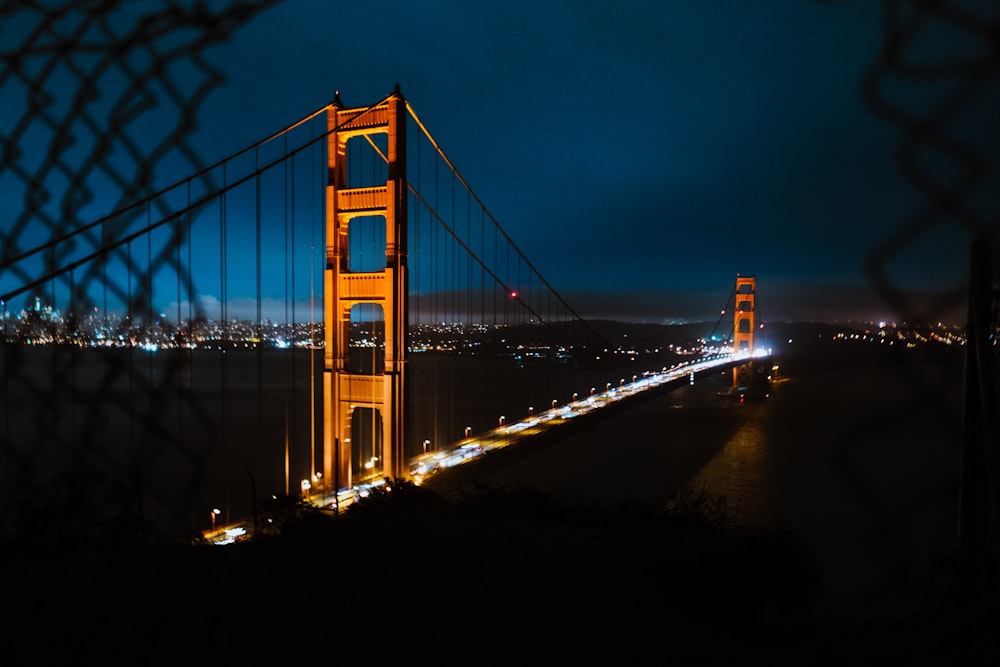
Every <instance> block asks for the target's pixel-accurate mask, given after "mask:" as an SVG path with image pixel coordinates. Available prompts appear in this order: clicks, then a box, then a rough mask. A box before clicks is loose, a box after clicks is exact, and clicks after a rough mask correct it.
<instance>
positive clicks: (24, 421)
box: [0, 343, 962, 614]
mask: <svg viewBox="0 0 1000 667" xmlns="http://www.w3.org/2000/svg"><path fill="white" fill-rule="evenodd" d="M865 346H867V347H865ZM796 350H798V351H796ZM884 351H885V350H884V348H882V349H879V348H878V347H877V346H875V345H874V344H869V343H825V344H819V343H817V344H815V345H811V346H809V347H806V346H799V345H796V346H794V347H792V348H789V349H787V350H783V351H781V352H779V353H778V354H777V355H776V361H777V362H778V363H779V364H780V368H779V374H778V378H779V379H778V380H777V381H776V382H775V384H774V385H773V387H772V394H771V396H770V398H768V399H766V400H761V401H747V402H744V403H740V402H739V401H736V400H732V399H726V398H720V397H719V396H718V395H717V393H718V392H719V391H723V390H725V389H726V388H727V387H728V382H729V380H728V378H729V376H728V375H727V374H720V375H719V376H717V377H715V378H705V379H700V380H699V381H698V382H696V384H695V385H694V386H686V385H683V386H681V387H680V388H678V389H676V390H674V391H672V392H670V393H668V394H664V395H662V396H660V397H657V398H654V399H651V400H649V401H647V402H644V403H641V404H639V405H637V406H636V407H634V408H631V409H628V410H626V411H624V412H622V413H620V414H618V415H616V416H614V417H613V418H611V419H608V420H606V421H602V422H599V423H596V424H595V425H594V426H593V427H592V428H590V429H588V430H587V431H586V432H583V433H578V434H575V435H572V436H570V437H568V438H566V439H565V440H562V441H559V442H557V443H555V444H552V445H549V446H547V447H545V448H541V449H538V451H534V452H532V453H531V454H530V455H528V456H525V457H522V458H520V459H518V460H517V461H516V462H514V463H512V464H511V465H509V466H507V467H505V468H503V469H501V470H498V471H496V472H494V473H492V474H491V475H489V476H488V477H487V478H486V481H489V482H493V483H497V484H521V483H525V484H534V485H537V486H539V487H541V488H544V489H548V490H552V491H554V492H556V493H558V494H561V495H563V496H564V497H566V498H568V499H570V500H574V499H577V500H586V501H596V502H603V503H620V502H621V501H623V500H625V499H632V500H637V501H640V502H644V503H654V504H655V503H659V502H663V501H664V500H665V499H666V498H668V497H670V496H671V495H673V494H676V493H678V492H680V491H682V490H683V489H705V490H707V491H708V492H710V493H711V494H714V495H720V496H724V497H725V498H726V499H727V502H728V504H729V507H730V508H732V509H733V510H734V511H735V512H737V513H738V515H739V516H741V517H743V518H744V519H746V520H748V521H754V522H758V523H767V522H777V523H782V524H785V525H788V526H790V527H792V528H793V529H794V530H796V531H797V532H798V534H799V535H800V536H801V537H802V538H803V539H804V540H805V542H806V544H807V545H808V546H809V548H810V549H811V551H812V553H813V554H814V556H815V558H816V562H817V564H818V566H819V568H820V571H821V572H822V576H823V581H824V584H825V586H826V589H827V598H828V600H829V601H830V604H831V605H833V606H834V607H835V608H836V609H839V610H846V611H849V612H850V613H853V614H856V613H857V612H858V610H859V609H861V610H872V611H874V610H875V609H878V608H882V607H886V606H890V605H893V604H901V603H903V602H905V600H906V599H907V598H908V597H909V598H912V597H913V596H919V595H923V594H928V593H929V592H932V590H933V589H934V587H935V586H936V585H938V584H939V583H941V581H940V580H941V577H944V576H946V575H945V574H943V572H945V570H944V568H942V564H943V563H944V562H945V561H947V559H948V558H950V557H951V554H952V551H953V545H954V539H953V538H954V534H955V508H956V499H957V474H958V451H959V442H960V437H961V395H962V392H961V379H962V353H961V350H958V349H949V350H943V351H941V350H939V351H937V352H935V353H933V354H932V353H931V352H930V351H929V350H922V349H920V348H917V349H914V350H907V349H905V348H901V347H899V348H896V349H894V350H892V354H889V355H883V354H882V352H884ZM3 354H4V355H5V356H4V358H3V362H4V365H3V368H4V370H5V377H4V378H3V379H2V381H0V388H2V389H3V396H2V399H0V401H2V402H0V410H2V416H3V421H2V423H0V436H2V438H3V440H2V444H3V446H2V448H0V464H2V465H0V501H2V505H0V510H2V512H0V516H2V517H3V518H4V520H5V521H6V520H9V518H10V517H11V516H12V515H13V512H14V507H15V505H16V500H17V498H18V497H19V495H20V494H23V493H32V492H35V491H33V490H32V485H33V484H41V483H45V482H47V481H50V480H52V479H53V478H55V477H56V473H57V472H58V471H59V470H61V469H64V468H66V467H67V466H70V465H71V464H73V463H74V462H76V463H79V462H81V461H87V462H89V463H90V464H96V465H99V466H103V467H104V468H105V469H107V470H109V471H110V472H111V474H112V475H113V476H115V477H117V478H119V479H123V480H125V481H126V482H136V483H141V485H142V487H143V497H144V510H145V512H146V514H147V517H149V518H151V519H152V520H154V522H155V523H156V524H157V526H158V528H159V530H160V531H161V534H162V535H163V536H165V537H168V536H177V535H182V534H186V533H187V532H188V531H190V530H203V529H205V528H207V527H208V524H209V521H210V511H211V509H212V508H213V507H218V508H220V509H221V510H223V512H224V514H223V516H222V519H223V520H224V519H226V518H234V519H235V518H239V517H243V516H247V515H248V513H249V511H250V507H251V499H252V494H251V488H252V487H251V483H253V484H255V485H256V491H257V495H258V497H261V496H262V495H263V494H266V493H271V492H282V491H283V490H284V485H285V483H286V479H287V480H288V481H289V484H290V486H291V490H292V492H293V493H294V492H295V490H296V489H297V482H296V480H298V479H301V478H304V477H305V476H307V475H308V474H309V468H310V466H311V465H314V464H315V463H314V461H313V458H315V460H316V461H320V460H321V453H320V452H317V453H316V454H311V452H310V445H311V444H312V441H311V438H310V424H311V415H310V412H309V409H308V408H309V399H310V392H309V383H308V379H309V377H310V373H311V369H310V364H309V356H308V353H294V354H293V353H289V351H280V350H270V351H265V352H264V353H262V354H260V355H258V354H257V352H256V351H253V350H248V351H242V352H236V353H230V354H227V355H226V356H225V357H223V356H222V355H220V354H218V352H217V351H215V352H211V351H196V352H194V353H191V354H188V353H183V354H180V355H163V354H161V353H157V354H156V355H149V354H148V353H144V352H140V351H133V352H131V353H129V352H125V351H120V350H119V351H106V352H99V351H80V350H77V351H75V352H72V351H67V350H66V349H65V348H63V349H59V348H55V347H45V348H32V349H25V348H19V349H17V350H12V349H9V348H8V349H6V350H4V352H3ZM108 356H111V357H113V360H112V361H111V362H110V363H109V359H108V358H107V357H108ZM320 361H321V360H320ZM320 366H321V364H320V363H317V367H320ZM623 372H627V370H625V371H623ZM223 373H224V377H225V380H224V381H223V380H220V375H221V374H223ZM606 373H607V371H606V370H600V369H574V368H569V367H567V368H563V369H556V370H553V369H543V371H540V372H538V373H535V372H533V371H532V369H525V368H521V367H519V366H517V365H516V364H513V363H512V362H510V361H509V360H502V359H492V360H483V359H470V358H464V359H462V358H457V357H456V358H450V359H449V358H444V357H438V358H432V357H429V356H421V355H414V358H413V360H412V361H411V365H410V377H411V380H412V381H413V383H414V386H415V387H417V389H416V390H415V391H414V392H413V393H414V395H413V396H411V400H412V401H414V405H416V406H418V407H416V408H414V409H412V410H411V418H412V419H413V420H414V421H413V433H412V434H411V437H410V440H411V442H410V443H409V446H410V447H411V448H413V447H419V443H420V442H421V440H422V439H423V438H424V437H428V438H430V437H433V438H435V439H438V438H440V441H444V442H450V441H452V440H455V439H458V438H459V437H461V436H462V435H463V434H464V427H465V426H466V425H471V426H472V427H473V429H474V430H473V432H479V431H481V430H484V429H487V428H491V427H493V426H494V425H495V424H496V421H495V420H496V419H497V415H498V414H506V415H507V416H508V419H516V418H520V417H523V416H525V414H526V413H527V407H528V406H529V405H532V404H534V405H538V404H541V406H542V408H540V409H544V408H545V407H548V402H549V401H550V396H551V397H552V398H557V399H559V400H560V401H565V400H568V399H569V396H560V395H558V394H555V393H554V392H555V391H556V386H555V385H554V384H553V385H551V386H550V385H548V384H546V382H548V381H549V380H551V381H553V382H554V381H555V379H559V378H558V376H559V375H560V374H562V375H563V377H562V378H561V380H563V381H565V380H566V376H567V375H568V376H570V377H569V379H570V380H571V382H570V383H569V384H570V386H577V385H579V386H580V392H581V393H582V392H586V391H587V390H588V389H589V386H593V385H594V384H598V383H600V382H601V381H602V380H604V379H605V378H604V376H603V374H606ZM544 378H549V380H545V379H544ZM607 380H608V381H612V382H613V378H607ZM560 386H566V385H565V383H563V384H561V385H560ZM602 386H603V385H602ZM435 392H439V393H435ZM435 395H445V396H453V397H455V398H456V399H457V400H456V401H455V402H454V403H452V402H450V401H448V402H437V401H434V400H433V396H435ZM314 398H316V400H317V401H319V400H320V397H318V396H315V397H314ZM130 412H134V413H137V414H140V415H142V416H141V417H140V418H139V419H138V422H137V420H136V419H135V418H133V417H130V416H129V413H130ZM317 414H318V415H322V410H321V409H320V407H318V408H317ZM220 415H226V416H227V419H228V420H227V421H225V422H223V421H222V417H221V416H220ZM146 427H151V428H152V430H151V431H149V430H147V429H146ZM425 432H426V433H428V434H430V435H426V436H425ZM318 441H319V442H321V439H320V438H318ZM435 441H438V440H435ZM286 442H288V443H289V446H288V459H287V460H288V474H287V476H286V473H285V469H286V467H285V466H286V464H285V460H286V458H285V443H286ZM414 442H415V443H417V444H416V445H414Z"/></svg>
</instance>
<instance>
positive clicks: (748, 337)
mask: <svg viewBox="0 0 1000 667" xmlns="http://www.w3.org/2000/svg"><path fill="white" fill-rule="evenodd" d="M756 294H757V280H756V279H755V278H753V277H750V278H742V277H740V275H739V274H736V309H735V312H734V314H733V352H734V353H735V354H737V355H740V354H747V355H751V356H752V355H753V336H754V331H756V329H757V313H756V307H755V303H754V299H755V298H756ZM752 369H753V363H752V361H751V359H747V361H746V362H744V363H742V364H739V365H738V366H734V367H733V391H734V392H736V391H741V390H745V389H746V388H747V387H749V386H750V382H751V377H752Z"/></svg>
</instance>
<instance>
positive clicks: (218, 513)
mask: <svg viewBox="0 0 1000 667" xmlns="http://www.w3.org/2000/svg"><path fill="white" fill-rule="evenodd" d="M220 514H222V510H220V509H218V508H214V509H212V530H215V517H217V516H219V515H220Z"/></svg>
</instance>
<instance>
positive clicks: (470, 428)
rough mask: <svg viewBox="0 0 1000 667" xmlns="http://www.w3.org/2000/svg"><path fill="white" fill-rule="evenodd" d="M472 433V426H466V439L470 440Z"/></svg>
mask: <svg viewBox="0 0 1000 667" xmlns="http://www.w3.org/2000/svg"><path fill="white" fill-rule="evenodd" d="M470 433H472V427H471V426H466V427H465V437H466V438H468V437H469V434H470Z"/></svg>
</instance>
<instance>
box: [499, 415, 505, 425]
mask: <svg viewBox="0 0 1000 667" xmlns="http://www.w3.org/2000/svg"><path fill="white" fill-rule="evenodd" d="M505 419H507V418H506V417H504V416H503V415H500V426H503V422H504V420H505Z"/></svg>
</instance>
